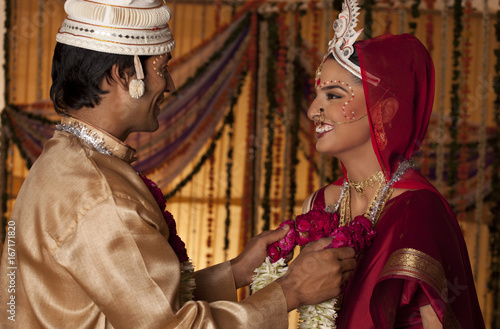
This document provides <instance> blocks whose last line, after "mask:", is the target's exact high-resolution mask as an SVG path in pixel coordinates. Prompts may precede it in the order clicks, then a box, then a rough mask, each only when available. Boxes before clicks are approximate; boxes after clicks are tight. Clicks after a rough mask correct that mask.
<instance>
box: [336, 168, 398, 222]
mask: <svg viewBox="0 0 500 329" xmlns="http://www.w3.org/2000/svg"><path fill="white" fill-rule="evenodd" d="M378 173H382V172H381V171H378V172H376V173H375V174H374V175H372V176H370V178H368V179H367V180H365V181H363V182H366V181H368V180H369V179H372V178H373V177H374V176H375V175H378ZM375 182H376V181H374V182H373V183H372V184H371V185H370V186H372V187H373V184H374V183H375ZM383 182H384V181H379V185H378V187H377V190H376V191H375V194H374V195H373V198H372V199H371V201H370V203H369V205H368V208H367V209H366V211H365V213H364V216H365V217H366V218H370V215H371V213H372V212H373V211H374V210H375V205H376V204H377V202H379V199H380V197H381V194H382V190H383V189H384V185H385V184H383ZM349 185H350V183H349ZM350 190H351V189H350V186H349V187H347V190H346V191H345V195H344V198H343V199H342V201H341V204H340V225H339V226H345V225H347V224H349V223H350V222H351V221H352V219H351V192H350ZM393 191H394V189H393V188H392V187H391V188H389V189H388V190H387V193H386V194H385V195H384V196H383V199H382V200H380V208H379V211H378V212H377V213H376V214H375V217H374V218H373V225H375V224H376V223H377V221H378V218H379V217H380V213H381V210H382V209H383V208H384V205H385V203H386V202H387V200H389V199H390V197H391V195H392V192H393ZM356 192H357V191H356ZM363 194H364V191H363ZM361 195H362V194H361Z"/></svg>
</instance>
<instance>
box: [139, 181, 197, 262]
mask: <svg viewBox="0 0 500 329" xmlns="http://www.w3.org/2000/svg"><path fill="white" fill-rule="evenodd" d="M139 176H140V177H141V178H142V180H143V181H144V183H145V184H146V186H147V187H148V189H149V191H150V192H151V194H153V197H154V198H155V200H156V203H158V206H159V207H160V210H161V212H162V214H163V218H164V219H165V222H166V223H167V226H168V230H169V232H170V234H169V236H168V243H169V244H170V246H171V247H172V249H174V251H175V254H176V255H177V258H179V262H181V263H183V262H185V261H187V260H189V258H188V256H187V250H186V246H185V244H184V242H183V241H182V240H181V238H180V237H179V236H178V235H177V226H176V224H175V219H174V216H172V214H171V213H169V212H168V211H167V210H165V207H166V206H167V203H166V201H165V197H164V196H163V192H162V191H161V189H160V188H159V187H158V185H156V183H155V182H153V181H152V180H150V179H149V178H147V177H146V176H144V175H139Z"/></svg>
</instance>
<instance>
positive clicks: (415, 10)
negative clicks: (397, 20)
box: [408, 0, 421, 35]
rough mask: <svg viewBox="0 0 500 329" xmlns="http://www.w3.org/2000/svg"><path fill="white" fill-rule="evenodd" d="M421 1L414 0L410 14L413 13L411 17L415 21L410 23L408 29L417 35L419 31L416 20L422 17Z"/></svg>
mask: <svg viewBox="0 0 500 329" xmlns="http://www.w3.org/2000/svg"><path fill="white" fill-rule="evenodd" d="M420 2H421V0H414V1H413V3H412V5H411V8H410V12H411V17H412V18H413V21H411V22H409V23H408V27H409V28H410V34H413V35H414V34H415V32H416V31H417V22H416V21H415V19H417V18H419V17H420V9H419V8H418V7H419V6H420Z"/></svg>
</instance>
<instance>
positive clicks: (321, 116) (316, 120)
mask: <svg viewBox="0 0 500 329" xmlns="http://www.w3.org/2000/svg"><path fill="white" fill-rule="evenodd" d="M313 120H314V125H315V126H316V127H321V125H322V124H323V122H324V121H325V110H324V109H323V108H320V109H319V116H317V115H316V116H314V118H313Z"/></svg>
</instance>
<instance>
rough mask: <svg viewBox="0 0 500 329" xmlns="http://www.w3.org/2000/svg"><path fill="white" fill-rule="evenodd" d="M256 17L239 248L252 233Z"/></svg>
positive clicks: (252, 32)
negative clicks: (243, 201)
mask: <svg viewBox="0 0 500 329" xmlns="http://www.w3.org/2000/svg"><path fill="white" fill-rule="evenodd" d="M258 23H259V21H258V17H257V10H256V9H255V10H254V11H253V12H252V14H251V23H250V35H251V39H250V45H249V47H248V52H247V53H246V54H245V55H246V61H247V62H248V72H249V74H250V88H249V94H250V96H249V97H248V116H247V120H246V124H247V126H246V129H247V138H246V151H247V156H246V161H245V175H244V179H243V200H247V202H245V203H244V204H243V206H242V212H243V216H242V230H241V237H240V239H239V240H240V241H241V245H240V248H241V249H243V247H244V246H245V245H246V243H247V242H248V241H249V240H250V238H251V237H252V233H253V209H254V202H255V200H254V197H253V196H254V194H253V191H254V186H253V179H252V178H253V175H254V170H255V164H254V159H255V141H254V138H255V135H254V134H255V106H256V102H255V98H256V94H257V51H258V49H257V39H258V37H257V35H258Z"/></svg>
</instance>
